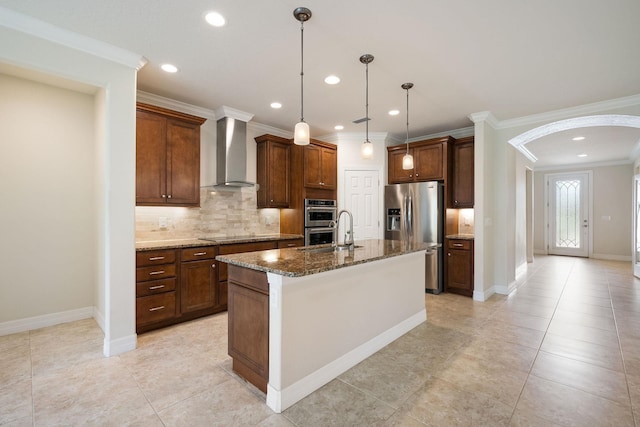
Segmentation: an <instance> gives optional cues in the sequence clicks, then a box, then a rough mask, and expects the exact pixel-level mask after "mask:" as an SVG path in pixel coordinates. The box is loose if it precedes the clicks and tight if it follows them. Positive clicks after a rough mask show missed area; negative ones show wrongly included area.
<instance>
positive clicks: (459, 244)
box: [453, 243, 464, 248]
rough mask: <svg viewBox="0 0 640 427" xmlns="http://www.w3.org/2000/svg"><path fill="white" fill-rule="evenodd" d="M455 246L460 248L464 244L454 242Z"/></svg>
mask: <svg viewBox="0 0 640 427" xmlns="http://www.w3.org/2000/svg"><path fill="white" fill-rule="evenodd" d="M453 246H456V247H458V248H461V247H462V246H464V245H463V244H462V243H454V244H453Z"/></svg>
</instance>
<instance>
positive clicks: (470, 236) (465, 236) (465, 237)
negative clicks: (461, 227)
mask: <svg viewBox="0 0 640 427" xmlns="http://www.w3.org/2000/svg"><path fill="white" fill-rule="evenodd" d="M444 237H445V238H447V239H458V240H473V238H474V235H473V234H449V235H447V236H444Z"/></svg>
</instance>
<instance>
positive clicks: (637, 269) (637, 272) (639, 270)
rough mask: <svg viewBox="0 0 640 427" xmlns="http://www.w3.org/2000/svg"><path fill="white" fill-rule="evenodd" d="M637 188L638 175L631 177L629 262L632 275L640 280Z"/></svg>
mask: <svg viewBox="0 0 640 427" xmlns="http://www.w3.org/2000/svg"><path fill="white" fill-rule="evenodd" d="M638 186H640V174H639V175H635V176H634V177H633V208H632V209H633V213H632V218H633V237H632V239H631V241H632V247H631V262H632V264H633V275H634V276H636V277H638V278H640V260H639V259H638V253H637V248H638V244H640V241H639V240H640V237H639V236H638V232H639V230H640V228H639V227H640V194H638V193H639V192H640V191H639V189H638Z"/></svg>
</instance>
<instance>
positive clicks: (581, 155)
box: [578, 153, 587, 157]
mask: <svg viewBox="0 0 640 427" xmlns="http://www.w3.org/2000/svg"><path fill="white" fill-rule="evenodd" d="M578 157H587V155H586V154H584V153H582V154H578Z"/></svg>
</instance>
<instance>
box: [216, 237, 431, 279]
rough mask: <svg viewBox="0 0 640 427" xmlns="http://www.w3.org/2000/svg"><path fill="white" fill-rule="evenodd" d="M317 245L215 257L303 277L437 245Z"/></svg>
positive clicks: (386, 242)
mask: <svg viewBox="0 0 640 427" xmlns="http://www.w3.org/2000/svg"><path fill="white" fill-rule="evenodd" d="M328 246H329V245H318V246H313V247H304V248H288V249H274V250H269V251H259V252H249V253H244V254H233V255H218V256H217V257H216V259H217V260H218V261H221V262H226V263H229V264H231V265H236V266H239V267H244V268H249V269H251V270H256V271H262V272H265V273H274V274H279V275H282V276H287V277H301V276H308V275H310V274H317V273H322V272H325V271H330V270H335V269H338V268H344V267H350V266H354V265H358V264H363V263H369V262H373V261H378V260H382V259H386V258H392V257H396V256H400V255H405V254H409V253H413V252H418V251H424V250H426V249H430V248H433V247H436V246H437V245H436V244H430V243H412V244H410V245H407V244H406V243H403V242H400V241H397V240H378V239H372V240H361V241H357V242H356V248H355V249H354V250H352V251H349V250H341V251H334V252H314V249H320V248H324V247H328Z"/></svg>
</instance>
